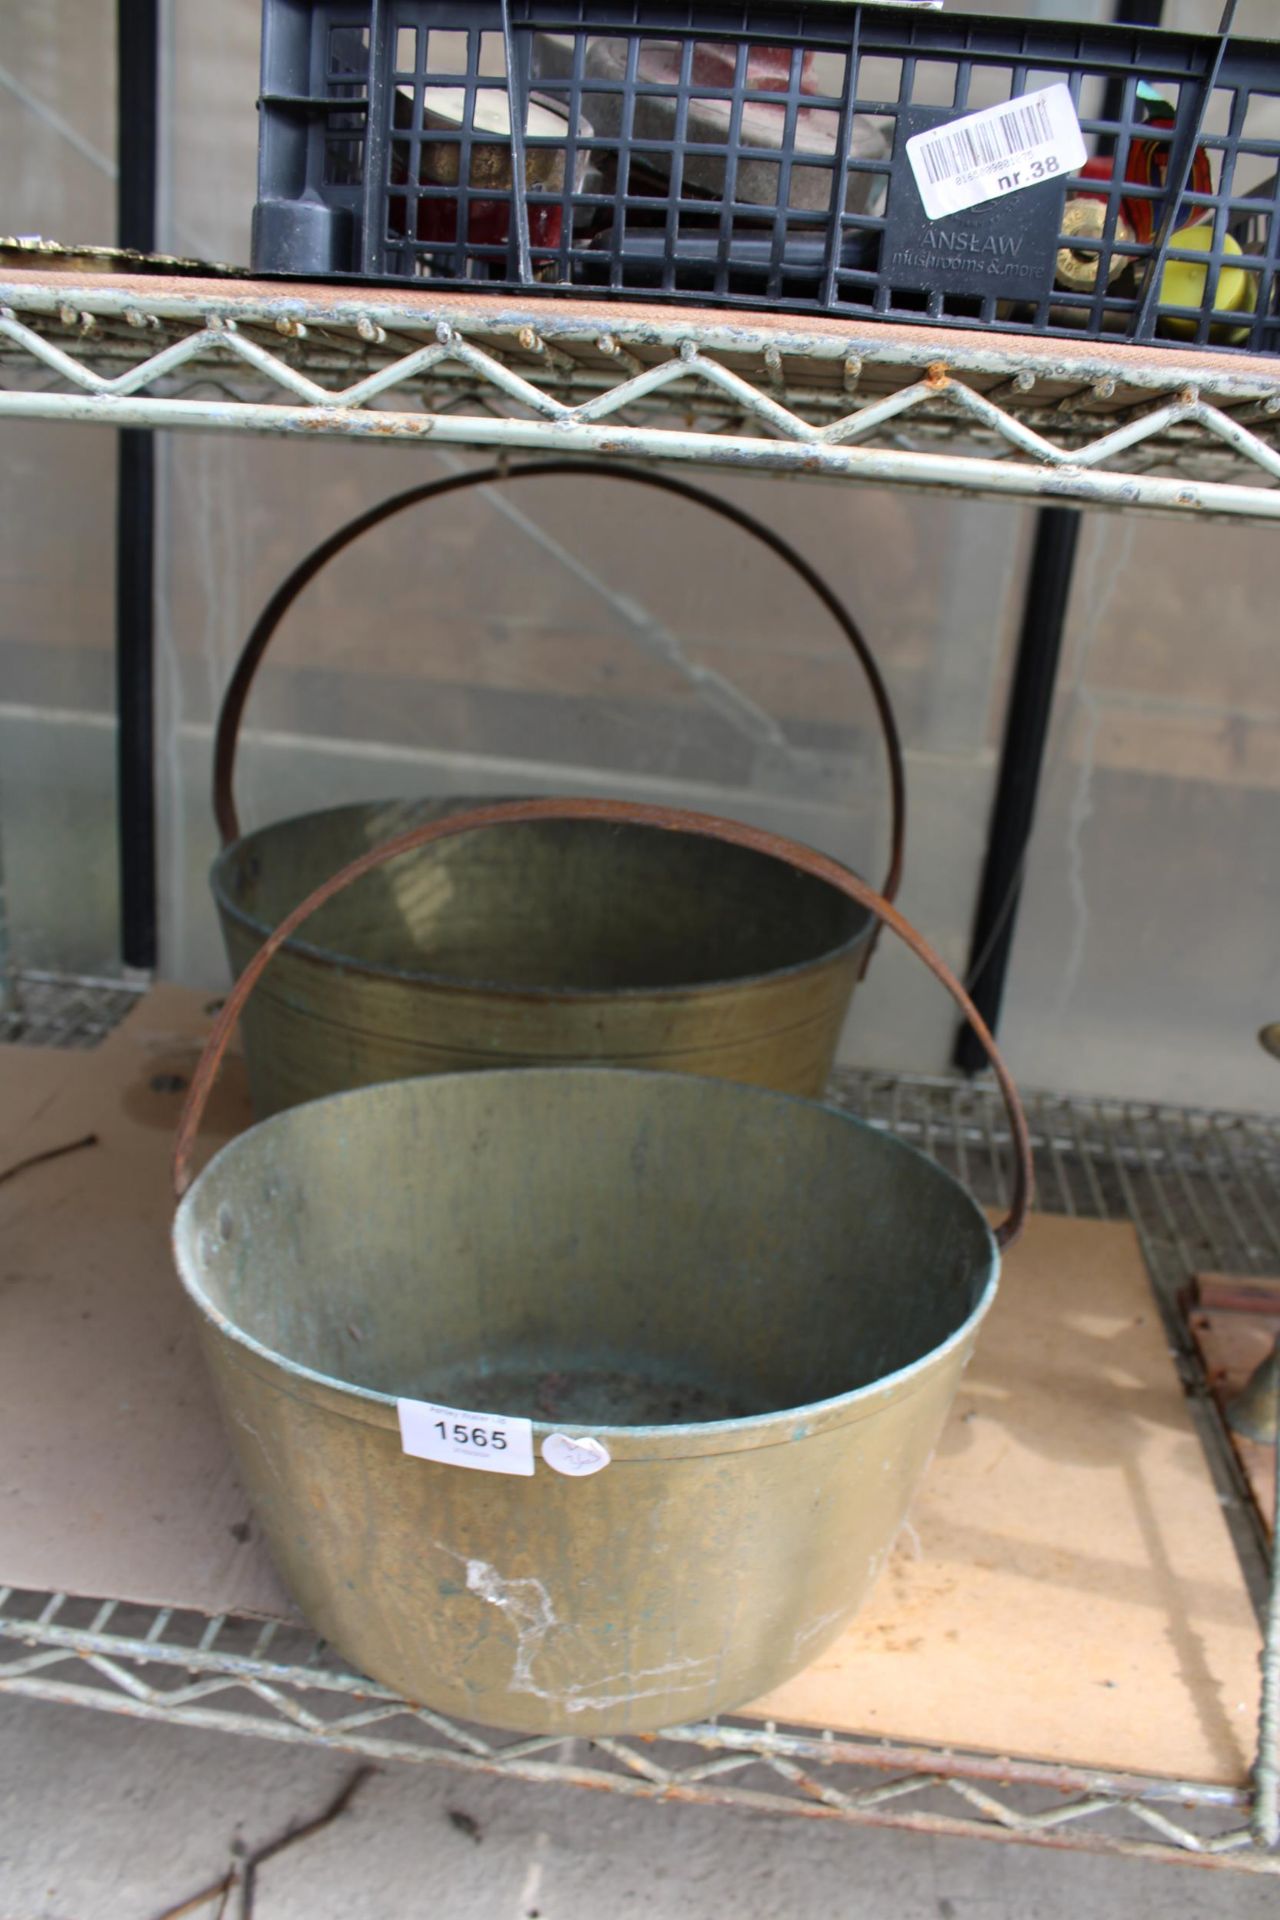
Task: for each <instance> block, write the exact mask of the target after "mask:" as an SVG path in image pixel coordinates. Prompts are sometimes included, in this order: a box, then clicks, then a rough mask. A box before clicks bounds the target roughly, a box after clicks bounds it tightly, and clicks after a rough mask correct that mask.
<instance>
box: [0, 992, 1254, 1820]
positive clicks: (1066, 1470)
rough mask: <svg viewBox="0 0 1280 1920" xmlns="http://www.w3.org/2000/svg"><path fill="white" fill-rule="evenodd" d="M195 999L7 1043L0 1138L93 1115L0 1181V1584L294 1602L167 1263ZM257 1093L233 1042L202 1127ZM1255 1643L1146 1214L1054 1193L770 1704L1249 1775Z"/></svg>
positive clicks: (1010, 1746) (1141, 1766)
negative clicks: (939, 1428)
mask: <svg viewBox="0 0 1280 1920" xmlns="http://www.w3.org/2000/svg"><path fill="white" fill-rule="evenodd" d="M202 1008H203V996H201V995H198V994H191V993H187V992H184V991H182V990H180V989H176V988H157V989H156V990H155V991H153V992H152V993H151V994H149V995H148V996H147V997H146V999H145V1000H144V1001H143V1002H142V1004H141V1005H140V1007H139V1008H138V1009H137V1011H136V1012H135V1013H133V1014H132V1015H131V1016H130V1018H129V1019H128V1020H127V1021H126V1022H125V1024H124V1025H123V1026H122V1027H120V1028H119V1029H117V1031H116V1032H115V1033H114V1034H113V1035H112V1036H111V1037H110V1038H109V1039H108V1040H107V1041H106V1042H105V1043H104V1044H103V1045H102V1046H101V1047H100V1048H98V1049H97V1050H96V1051H95V1052H93V1053H88V1054H76V1055H66V1054H60V1055H57V1056H45V1057H44V1060H43V1061H42V1062H41V1064H40V1065H39V1066H36V1065H35V1064H34V1059H33V1058H32V1057H30V1056H29V1051H28V1050H26V1049H22V1048H0V1142H3V1143H4V1148H5V1153H4V1164H9V1163H11V1162H12V1161H13V1160H16V1159H18V1158H20V1157H23V1156H25V1155H26V1154H28V1153H32V1152H38V1151H40V1150H42V1149H43V1148H45V1147H50V1146H56V1145H59V1144H62V1143H63V1142H65V1141H67V1140H70V1139H73V1138H78V1137H79V1136H81V1135H83V1134H84V1133H85V1132H87V1131H90V1130H93V1131H95V1132H96V1133H97V1134H98V1135H99V1144H98V1145H97V1146H96V1147H94V1148H91V1149H88V1150H84V1151H81V1152H79V1153H75V1154H71V1155H69V1156H67V1157H66V1158H64V1159H61V1160H53V1161H49V1162H47V1163H45V1164H43V1165H41V1166H37V1167H33V1168H31V1169H30V1170H29V1171H28V1172H26V1173H24V1174H23V1175H21V1176H20V1177H18V1178H17V1179H15V1180H13V1181H11V1182H8V1183H7V1184H5V1185H3V1186H0V1244H2V1245H3V1260H2V1262H0V1459H2V1460H3V1462H4V1465H3V1468H0V1490H2V1495H0V1582H3V1583H5V1584H8V1585H12V1586H15V1587H33V1588H39V1589H43V1590H53V1591H61V1592H71V1593H83V1594H91V1595H106V1596H112V1597H118V1598H125V1599H131V1600H138V1601H142V1602H146V1603H150V1604H163V1605H170V1606H186V1607H194V1608H199V1609H202V1610H204V1611H207V1612H210V1613H217V1612H222V1611H236V1610H240V1611H246V1612H251V1613H263V1614H284V1615H287V1614H288V1613H289V1612H290V1603H289V1601H288V1599H287V1597H286V1595H285V1594H284V1592H283V1590H282V1589H281V1587H280V1585H279V1583H278V1581H277V1579H276V1576H275V1574H274V1572H273V1570H272V1567H271V1565H270V1562H269V1560H268V1558H267V1556H266V1553H265V1551H264V1549H263V1547H262V1545H261V1542H260V1541H259V1539H258V1537H257V1532H256V1528H255V1527H254V1525H253V1523H252V1519H251V1516H250V1514H249V1510H248V1506H247V1504H246V1501H245V1498H244V1495H243V1493H242V1492H241V1490H240V1488H239V1486H238V1484H237V1481H236V1476H235V1472H234V1468H233V1466H232V1463H231V1459H230V1456H229V1453H228V1451H227V1446H226V1442H225V1440H224V1438H223V1435H222V1432H221V1429H220V1427H219V1424H218V1419H217V1414H216V1412H215V1409H214V1407H213V1403H212V1399H211V1395H210V1392H209V1389H208V1386H207V1383H206V1380H205V1376H204V1373H203V1370H202V1364H201V1360H200V1356H199V1351H198V1348H197V1344H196V1339H195V1332H194V1326H193V1324H192V1321H191V1319H190V1317H189V1314H188V1310H187V1307H186V1304H185V1301H184V1299H183V1298H182V1296H181V1293H180V1291H179V1288H178V1285H177V1281H176V1280H175V1278H174V1276H173V1272H172V1268H171V1265H170V1256H169V1243H168V1227H169V1217H170V1212H171V1201H170V1196H169V1180H168V1152H169V1144H170V1135H171V1130H172V1127H173V1123H174V1120H175V1118H176V1114H177V1110H178V1107H179V1105H180V1102H181V1097H182V1095H181V1091H180V1089H175V1088H174V1086H173V1081H174V1080H175V1079H176V1080H182V1079H184V1078H185V1077H186V1076H187V1075H189V1073H190V1070H191V1067H192V1065H193V1063H194V1059H195V1051H196V1049H195V1039H196V1036H197V1035H198V1034H199V1033H200V1032H201V1031H202V1030H203V1028H204V1027H205V1026H206V1025H207V1016H206V1015H205V1014H204V1012H203V1010H202ZM51 1060H52V1061H53V1062H54V1063H53V1064H49V1063H50V1061H51ZM247 1117H248V1110H247V1104H246V1100H245V1093H244V1084H243V1078H242V1074H241V1073H240V1071H239V1068H238V1064H237V1062H236V1061H235V1060H234V1059H233V1060H232V1061H231V1062H230V1063H229V1066H228V1068H227V1070H226V1072H225V1073H224V1076H223V1080H222V1083H221V1085H220V1088H219V1090H218V1092H217V1095H216V1096H215V1100H214V1102H213V1105H212V1107H211V1111H210V1118H209V1122H208V1127H207V1133H208V1135H209V1137H210V1141H211V1143H212V1142H213V1141H215V1140H216V1139H219V1138H223V1137H226V1136H227V1135H229V1134H230V1133H231V1132H233V1131H235V1130H236V1129H238V1128H239V1127H240V1126H242V1125H244V1124H245V1122H246V1120H247ZM1258 1645H1259V1640H1258V1631H1257V1626H1256V1621H1255V1618H1254V1615H1253V1612H1252V1609H1251V1607H1250V1604H1249V1601H1248V1597H1247V1594H1246V1592H1245V1588H1244V1583H1243V1580H1242V1578H1241V1575H1240V1572H1239V1568H1238V1566H1237V1562H1236V1559H1235V1555H1234V1552H1233V1549H1232V1546H1231V1543H1230V1539H1229V1536H1228V1533H1227V1529H1226V1526H1225V1523H1224V1520H1223V1516H1222V1513H1221V1510H1220V1507H1219V1503H1218V1499H1217V1496H1216V1493H1215V1491H1214V1488H1213V1485H1212V1483H1211V1481H1210V1478H1209V1474H1208V1471H1207V1468H1206V1466H1205V1464H1204V1460H1203V1456H1202V1453H1201V1450H1200V1446H1199V1443H1198V1441H1197V1439H1196V1436H1195V1433H1194V1431H1193V1429H1192V1426H1191V1423H1190V1420H1189V1418H1188V1415H1187V1411H1186V1408H1185V1405H1184V1402H1183V1397H1182V1393H1181V1390H1180V1388H1179V1386H1178V1382H1177V1378H1176V1376H1175V1373H1174V1370H1173V1367H1172V1364H1171V1362H1170V1359H1169V1356H1168V1353H1167V1351H1166V1345H1165V1339H1164V1335H1163V1332H1162V1328H1161V1324H1160V1319H1159V1315H1158V1312H1157V1310H1156V1307H1155V1305H1154V1302H1153V1300H1152V1298H1151V1295H1150V1292H1149V1288H1148V1284H1147V1280H1146V1276H1145V1273H1144V1270H1143V1267H1142V1262H1141V1258H1140V1255H1139V1251H1138V1246H1137V1241H1136V1238H1135V1236H1134V1234H1133V1232H1132V1230H1131V1229H1130V1228H1129V1227H1128V1226H1126V1225H1122V1224H1120V1225H1117V1224H1109V1223H1100V1222H1096V1221H1081V1220H1069V1219H1059V1218H1052V1217H1049V1216H1046V1215H1041V1216H1037V1217H1033V1219H1032V1221H1031V1223H1030V1226H1029V1228H1028V1231H1027V1233H1026V1235H1025V1237H1024V1239H1023V1241H1022V1242H1021V1243H1020V1245H1019V1246H1018V1247H1017V1248H1016V1249H1015V1250H1014V1251H1013V1253H1012V1255H1011V1256H1010V1257H1009V1259H1008V1261H1007V1264H1006V1271H1005V1279H1004V1284H1003V1286H1002V1289H1001V1294H1000V1298H999V1300H998V1302H997V1305H996V1307H995V1308H994V1310H993V1312H992V1314H991V1316H990V1319H989V1320H988V1322H987V1325H986V1328H985V1329H984V1332H983V1335H982V1338H981V1340H980V1343H979V1349H978V1354H977V1357H976V1359H975V1361H974V1363H973V1365H972V1367H971V1368H970V1370H969V1372H968V1374H967V1375H966V1377H965V1380H964V1383H963V1385H962V1388H961V1392H960V1395H959V1398H958V1401H957V1404H956V1408H955V1411H954V1414H953V1417H952V1420H951V1422H950V1425H949V1426H948V1428H947V1430H946V1432H945V1434H944V1436H943V1440H942V1443H941V1445H940V1447H939V1450H938V1453H937V1456H936V1457H935V1459H934V1461H933V1464H932V1466H931V1468H930V1470H929V1473H928V1475H927V1476H926V1479H925V1481H924V1484H923V1486H922V1488H921V1490H920V1492H919V1494H918V1496H917V1499H916V1502H915V1505H914V1508H913V1511H912V1516H911V1521H910V1524H909V1525H908V1527H907V1528H906V1529H904V1533H903V1536H902V1538H901V1539H900V1540H899V1542H898V1545H897V1548H896V1550H895V1552H894V1554H893V1556H892V1558H891V1561H890V1563H889V1565H888V1566H887V1568H886V1570H885V1573H884V1574H883V1576H882V1578H881V1581H880V1584H879V1586H878V1587H877V1589H876V1592H875V1593H874V1594H873V1596H872V1598H871V1600H870V1602H869V1603H868V1605H867V1607H866V1608H865V1609H864V1610H863V1612H862V1614H861V1615H860V1617H859V1619H858V1621H857V1622H856V1623H855V1624H854V1625H853V1626H852V1627H851V1628H850V1629H849V1631H848V1632H846V1633H845V1634H844V1635H843V1636H842V1638H841V1639H840V1641H839V1642H838V1643H837V1644H836V1646H835V1647H833V1648H832V1649H831V1650H830V1651H829V1652H828V1653H826V1654H824V1655H823V1656H822V1657H821V1658H820V1659H819V1660H817V1661H816V1662H815V1663H814V1664H813V1665H812V1666H811V1667H809V1668H808V1669H807V1670H806V1672H804V1673H803V1674H801V1675H799V1676H798V1677H797V1678H796V1679H794V1680H792V1681H790V1682H789V1683H788V1684H787V1685H786V1686H784V1687H782V1688H780V1689H779V1690H778V1691H777V1692H776V1693H774V1694H773V1695H771V1696H770V1698H769V1699H768V1700H767V1701H765V1702H762V1703H760V1704H759V1707H758V1708H757V1709H755V1711H758V1712H759V1713H760V1714H762V1715H768V1716H769V1717H772V1718H775V1719H777V1720H778V1721H780V1722H800V1723H806V1724H813V1725H820V1726H824V1727H833V1728H836V1729H839V1730H841V1731H846V1732H852V1733H861V1734H871V1735H875V1736H882V1737H884V1738H888V1739H893V1740H901V1741H923V1742H929V1743H933V1744H941V1745H954V1746H962V1747H970V1748H978V1749H983V1750H989V1751H993V1752H997V1753H1002V1754H1018V1755H1023V1756H1030V1757H1035V1758H1040V1759H1045V1760H1051V1761H1054V1760H1056V1761H1064V1762H1071V1763H1076V1764H1082V1765H1091V1766H1097V1767H1104V1768H1112V1769H1117V1770H1121V1769H1123V1770H1133V1771H1138V1772H1150V1773H1157V1774H1165V1775H1174V1776H1177V1777H1183V1778H1193V1779H1203V1780H1216V1781H1226V1782H1240V1781H1242V1780H1243V1779H1244V1778H1245V1776H1246V1774H1247V1771H1248V1767H1249V1763H1250V1758H1251V1749H1252V1743H1253V1737H1254V1724H1255V1716H1256V1706H1257V1687H1258V1669H1257V1656H1258Z"/></svg>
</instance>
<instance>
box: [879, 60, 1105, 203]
mask: <svg viewBox="0 0 1280 1920" xmlns="http://www.w3.org/2000/svg"><path fill="white" fill-rule="evenodd" d="M907 158H908V160H909V161H910V162H911V171H912V173H913V174H914V175H915V178H916V185H917V186H918V187H919V189H920V198H921V199H922V200H923V201H924V210H925V212H926V213H927V214H928V216H929V218H930V220H940V219H944V218H945V217H946V215H947V214H951V213H963V212H964V210H965V208H966V207H977V206H981V204H982V202H983V201H984V200H999V199H1002V198H1003V197H1004V195H1005V194H1006V193H1018V192H1020V191H1021V189H1022V188H1024V187H1038V186H1039V185H1040V184H1041V183H1042V182H1043V181H1045V180H1053V179H1055V178H1057V177H1059V176H1061V175H1063V174H1068V173H1074V172H1075V170H1076V169H1077V167H1082V166H1083V165H1084V163H1085V159H1086V155H1085V150H1084V141H1083V140H1082V139H1081V137H1080V122H1079V120H1078V119H1077V118H1076V110H1075V107H1074V105H1073V103H1072V99H1071V93H1070V90H1069V89H1068V88H1067V87H1066V85H1065V84H1063V83H1062V82H1059V83H1058V85H1057V86H1053V87H1045V88H1044V89H1043V91H1042V92H1040V93H1024V94H1023V95H1022V98H1021V99H1019V100H1009V101H1006V102H1005V104H1004V105H1003V106H999V107H984V108H983V110H982V112H981V113H970V114H967V115H966V116H965V118H964V119H963V120H952V121H950V122H949V123H948V124H947V125H946V126H945V127H935V128H933V129H932V131H931V132H928V133H917V134H913V135H912V137H911V139H910V140H908V141H907Z"/></svg>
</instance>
